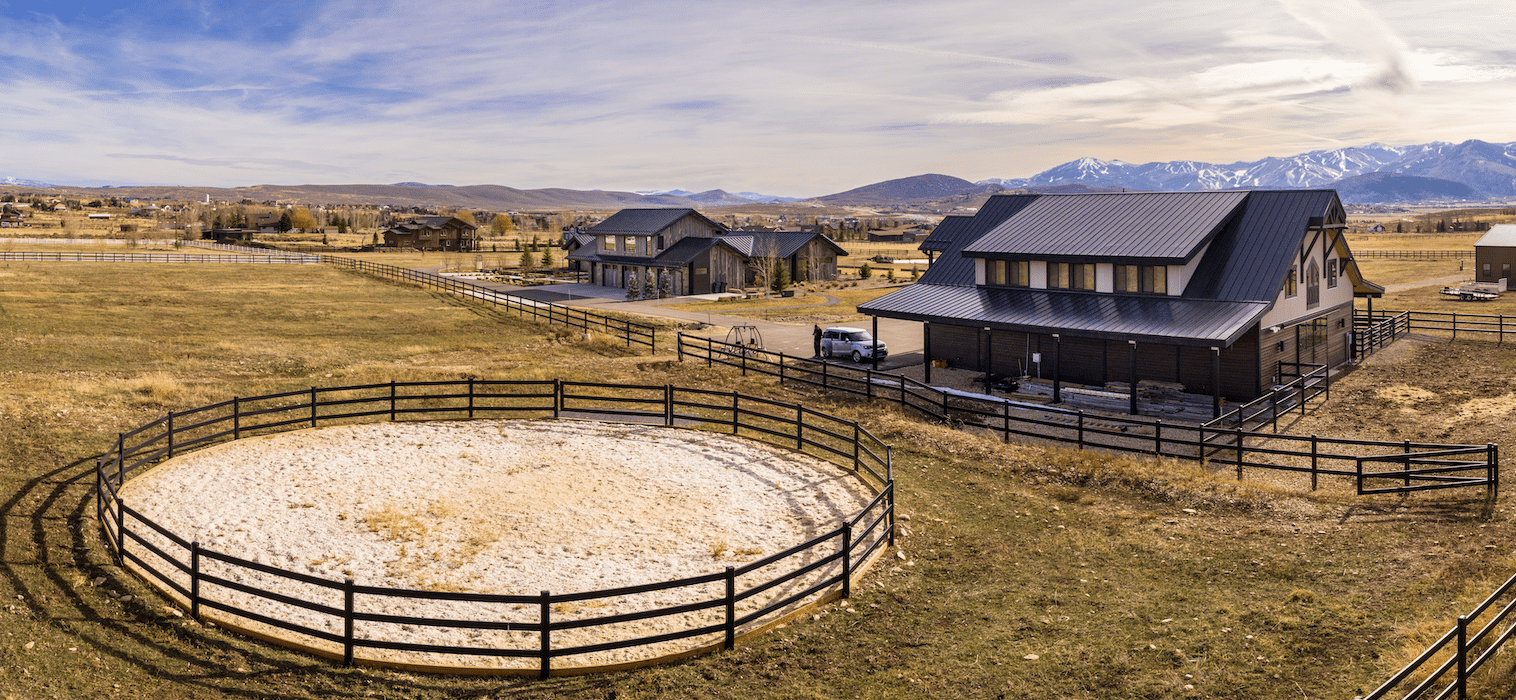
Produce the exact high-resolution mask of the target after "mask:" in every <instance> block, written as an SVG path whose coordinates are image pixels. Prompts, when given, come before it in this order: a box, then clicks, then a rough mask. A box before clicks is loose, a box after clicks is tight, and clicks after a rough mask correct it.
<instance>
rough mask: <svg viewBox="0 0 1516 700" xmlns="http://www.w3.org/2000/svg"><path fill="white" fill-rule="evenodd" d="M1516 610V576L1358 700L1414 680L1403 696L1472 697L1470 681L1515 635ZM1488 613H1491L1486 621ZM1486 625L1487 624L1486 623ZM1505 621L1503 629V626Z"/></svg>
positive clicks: (1377, 696) (1374, 699) (1373, 698)
mask: <svg viewBox="0 0 1516 700" xmlns="http://www.w3.org/2000/svg"><path fill="white" fill-rule="evenodd" d="M1502 600H1505V601H1506V602H1505V604H1504V605H1501V606H1500V607H1496V604H1497V603H1500V602H1501V601H1502ZM1513 612H1516V576H1513V577H1511V578H1510V579H1508V580H1507V581H1506V582H1505V583H1504V584H1502V585H1501V586H1500V587H1499V588H1497V589H1495V592H1494V593H1491V594H1490V596H1489V597H1488V598H1485V599H1484V602H1482V603H1480V604H1479V605H1478V606H1477V607H1475V608H1474V609H1473V610H1472V611H1470V612H1469V613H1468V614H1466V615H1459V616H1458V620H1457V622H1456V623H1455V624H1454V625H1453V627H1452V628H1451V629H1449V630H1448V631H1447V633H1445V634H1443V635H1442V637H1440V638H1438V640H1437V641H1436V642H1433V643H1432V645H1431V646H1429V647H1427V649H1426V651H1423V652H1422V653H1421V655H1419V656H1417V657H1416V658H1415V659H1414V660H1412V661H1411V662H1410V663H1408V664H1406V665H1405V667H1404V668H1401V669H1400V670H1399V671H1397V672H1396V673H1395V675H1393V676H1391V677H1390V678H1389V680H1386V681H1385V682H1384V683H1383V684H1381V685H1380V686H1379V687H1378V688H1375V689H1374V691H1373V692H1371V693H1369V694H1368V695H1362V696H1359V697H1357V698H1355V699H1354V700H1381V699H1382V698H1388V697H1390V693H1392V692H1394V691H1396V690H1397V689H1400V688H1401V687H1402V686H1405V685H1410V684H1412V683H1415V684H1414V685H1413V686H1412V687H1411V688H1410V689H1409V690H1405V691H1404V693H1403V694H1401V695H1399V697H1400V698H1402V699H1404V700H1412V699H1413V698H1435V699H1436V700H1445V699H1446V698H1453V697H1456V698H1458V699H1459V700H1464V698H1467V697H1468V692H1469V690H1468V688H1469V681H1470V680H1471V679H1472V677H1473V675H1474V672H1476V671H1478V670H1479V669H1480V668H1482V667H1483V666H1484V665H1485V663H1487V662H1489V661H1491V660H1492V659H1494V657H1495V656H1496V655H1497V654H1500V653H1503V652H1504V651H1505V649H1504V646H1505V643H1506V642H1508V641H1510V640H1511V636H1512V635H1516V622H1513V623H1507V620H1512V619H1513V618H1512V613H1513ZM1486 613H1491V614H1490V615H1489V616H1488V617H1487V618H1485V619H1483V620H1482V621H1481V618H1484V617H1485V614H1486ZM1481 624H1482V625H1483V626H1480V625H1481ZM1502 624H1505V629H1503V630H1502V629H1500V626H1501V625H1502ZM1470 632H1472V635H1471V634H1470ZM1443 655H1446V658H1445V659H1443V660H1441V661H1436V659H1437V658H1438V657H1440V656H1443ZM1419 674H1425V677H1424V678H1423V679H1422V680H1421V681H1420V682H1419V683H1416V682H1415V679H1416V677H1417V676H1418V675H1419ZM1497 682H1499V681H1497Z"/></svg>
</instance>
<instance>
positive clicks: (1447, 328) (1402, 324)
mask: <svg viewBox="0 0 1516 700" xmlns="http://www.w3.org/2000/svg"><path fill="white" fill-rule="evenodd" d="M1386 323H1392V324H1393V327H1394V328H1393V331H1392V333H1391V335H1390V338H1391V339H1393V338H1394V336H1395V334H1397V333H1408V332H1410V331H1430V332H1440V333H1451V334H1452V337H1453V338H1457V337H1458V334H1460V333H1462V334H1464V335H1465V336H1468V335H1470V334H1473V337H1475V338H1478V339H1482V340H1493V341H1495V342H1497V343H1503V342H1505V337H1506V335H1512V334H1516V316H1508V315H1505V314H1461V313H1456V312H1450V311H1382V310H1379V309H1375V310H1374V313H1373V314H1370V313H1369V312H1367V311H1365V310H1363V309H1358V310H1357V311H1355V312H1353V331H1354V335H1355V336H1356V335H1357V334H1358V332H1359V329H1360V328H1374V327H1378V326H1382V325H1384V324H1386ZM1512 337H1516V335H1512ZM1353 342H1354V344H1355V345H1357V344H1358V338H1357V337H1355V338H1354V339H1353Z"/></svg>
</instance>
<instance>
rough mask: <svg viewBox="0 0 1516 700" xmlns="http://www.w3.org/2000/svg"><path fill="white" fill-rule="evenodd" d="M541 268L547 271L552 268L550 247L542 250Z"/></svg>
mask: <svg viewBox="0 0 1516 700" xmlns="http://www.w3.org/2000/svg"><path fill="white" fill-rule="evenodd" d="M542 266H543V267H545V268H548V269H552V267H553V247H552V246H544V247H543V248H542Z"/></svg>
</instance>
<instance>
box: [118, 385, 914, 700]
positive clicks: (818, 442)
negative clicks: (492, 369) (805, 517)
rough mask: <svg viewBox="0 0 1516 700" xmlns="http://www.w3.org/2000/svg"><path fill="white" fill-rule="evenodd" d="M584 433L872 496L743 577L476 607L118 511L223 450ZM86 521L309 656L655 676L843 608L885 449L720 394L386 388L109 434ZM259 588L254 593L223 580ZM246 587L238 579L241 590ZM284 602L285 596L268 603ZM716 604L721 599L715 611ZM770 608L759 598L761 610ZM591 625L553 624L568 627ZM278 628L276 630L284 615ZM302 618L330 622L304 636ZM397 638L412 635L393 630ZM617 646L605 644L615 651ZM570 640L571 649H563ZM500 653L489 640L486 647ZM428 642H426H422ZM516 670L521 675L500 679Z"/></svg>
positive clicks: (868, 537) (213, 608) (161, 578)
mask: <svg viewBox="0 0 1516 700" xmlns="http://www.w3.org/2000/svg"><path fill="white" fill-rule="evenodd" d="M480 416H483V417H521V418H547V417H553V418H559V417H570V418H585V419H595V420H610V421H620V422H634V423H642V424H656V425H664V426H670V427H681V428H689V429H699V430H708V431H718V432H723V433H730V434H733V435H738V436H741V437H745V438H751V439H756V440H760V441H763V442H767V443H770V444H774V445H779V446H782V447H785V448H786V449H791V450H797V451H801V452H804V453H806V454H808V455H811V456H813V457H817V458H820V459H824V460H826V461H829V462H831V463H833V464H836V465H838V466H839V467H842V468H844V469H846V470H847V471H848V472H849V473H851V474H852V475H854V476H855V477H856V478H857V479H859V481H860V482H862V483H863V484H864V485H865V486H866V487H867V488H869V489H870V491H872V492H873V493H874V497H873V499H872V500H871V501H870V502H869V503H868V505H866V506H864V507H863V508H862V509H861V510H859V511H858V512H857V513H855V514H853V515H851V516H847V517H844V518H843V519H842V522H841V524H840V525H838V526H837V527H835V528H834V529H832V530H830V531H828V532H825V533H823V534H821V535H818V536H816V537H814V538H812V539H810V540H809V541H806V542H801V543H798V544H796V545H794V546H792V547H790V548H789V549H786V550H784V551H782V552H778V553H774V554H771V555H769V556H766V557H763V558H762V559H758V560H756V561H753V562H751V563H747V564H743V565H741V566H734V567H726V568H725V570H723V571H714V572H712V573H709V574H705V575H702V576H696V577H691V578H685V579H680V580H676V581H669V582H664V583H653V584H647V585H640V586H628V587H623V588H615V589H609V590H600V591H588V592H580V593H570V594H554V593H551V592H548V591H542V592H540V593H538V594H482V593H467V592H454V591H422V590H412V589H396V588H384V587H377V586H368V585H362V584H360V583H358V582H355V581H353V580H351V579H345V580H340V581H338V580H329V579H325V578H322V577H319V576H312V575H309V574H304V573H300V572H296V571H290V570H288V569H285V568H281V567H278V566H274V565H270V564H267V563H261V562H258V561H252V560H250V559H247V558H244V557H238V556H233V555H230V554H227V553H223V552H217V551H215V550H213V549H210V548H207V547H204V546H202V545H201V544H200V543H199V542H197V541H192V540H190V539H188V538H186V537H184V536H181V535H180V534H178V533H175V532H172V531H171V530H169V529H168V528H166V527H164V526H162V525H159V524H157V523H155V522H153V521H152V520H151V519H149V518H147V517H146V516H144V515H143V514H142V513H140V512H138V511H137V510H135V509H133V508H132V507H131V506H130V505H128V504H127V503H126V502H125V501H124V500H123V499H122V496H121V489H122V487H123V486H124V485H125V484H126V482H127V479H128V476H130V475H132V474H133V473H134V472H138V471H140V470H143V469H145V468H147V467H150V466H152V465H154V464H157V463H159V462H161V461H163V460H166V459H169V458H172V457H173V456H174V455H176V454H182V453H184V452H186V451H188V450H192V449H195V448H199V447H204V446H209V445H212V444H216V443H220V442H226V441H230V440H234V439H240V438H245V437H249V436H255V435H265V434H270V433H276V432H281V431H286V430H296V429H302V428H307V427H313V426H330V425H344V424H352V423H362V422H373V421H376V420H377V421H382V420H461V419H467V418H470V417H480ZM95 480H96V484H95V487H96V488H95V516H96V519H97V520H98V522H99V525H100V527H101V528H102V530H103V534H104V537H105V540H106V541H107V542H108V543H109V546H110V548H111V550H112V554H113V555H114V557H115V558H116V560H117V562H118V563H120V564H122V565H123V566H129V567H131V568H132V569H134V570H135V571H136V572H137V573H138V575H140V576H142V577H143V578H144V580H146V581H148V582H149V583H150V584H151V585H152V586H154V587H155V588H157V589H158V590H159V591H160V592H162V593H164V594H165V595H166V596H168V597H169V598H171V599H172V600H174V601H175V602H176V603H177V604H179V605H180V606H182V607H183V608H185V609H186V610H188V611H189V613H190V614H191V615H193V616H195V617H197V618H202V617H206V616H210V617H207V619H214V620H215V621H216V622H217V623H218V624H221V625H222V626H223V627H227V628H229V629H235V630H238V631H241V632H244V633H247V634H249V635H251V636H255V637H258V638H262V639H265V640H267V641H271V642H274V643H278V644H282V645H285V646H291V647H295V648H299V649H303V650H305V651H308V652H311V653H313V654H316V655H318V656H322V657H325V658H328V659H332V660H340V661H341V662H342V663H344V664H354V663H359V664H364V665H399V666H403V667H405V668H424V669H427V670H437V671H444V672H446V671H462V672H468V673H479V672H491V673H502V674H535V675H539V676H541V677H544V678H545V677H547V676H549V675H554V674H555V673H583V672H587V671H593V670H610V669H612V668H627V667H633V666H639V665H647V664H650V663H657V662H660V661H664V660H669V659H673V658H683V657H686V656H690V655H693V654H698V653H705V652H712V651H718V650H721V649H730V648H732V647H733V646H734V645H736V644H737V643H739V642H741V641H743V640H745V639H746V638H749V637H750V636H752V635H756V634H760V633H762V632H763V631H766V630H768V629H772V628H773V627H775V626H777V625H780V624H783V623H784V622H786V621H788V620H790V619H793V618H795V617H797V616H799V615H801V614H805V613H807V612H808V611H809V610H811V609H812V608H814V607H815V606H818V605H821V604H824V603H826V602H830V601H832V600H836V599H839V598H843V597H847V595H848V594H849V592H850V591H851V585H852V578H853V577H856V576H858V575H860V574H861V573H862V572H863V571H864V570H865V569H866V567H867V566H868V565H869V564H870V563H872V562H873V561H875V560H876V559H877V558H878V557H880V556H881V555H882V553H883V550H884V549H885V548H886V547H889V546H892V545H893V544H894V529H895V510H894V508H895V506H894V474H893V467H892V464H891V450H890V447H889V445H887V444H885V443H883V442H882V441H880V440H879V439H878V438H877V437H875V436H874V435H873V434H872V433H870V432H869V431H868V430H866V429H864V428H862V427H861V426H860V425H858V423H857V422H856V421H849V420H844V419H841V418H836V417H833V416H829V415H827V414H825V413H821V412H818V411H815V410H812V409H809V408H806V407H805V406H803V405H799V404H786V403H783V402H779V401H774V400H771V399H766V398H760V397H753V396H745V395H742V394H739V393H737V392H731V391H714V390H704V389H690V388H682V387H675V386H672V385H663V386H643V385H633V384H603V383H588V382H569V381H563V380H541V381H494V380H468V381H462V380H460V381H431V382H404V383H397V382H387V383H381V384H369V385H362V386H347V387H327V388H316V387H313V388H311V389H309V390H300V391H290V392H284V393H278V394H269V395H265V396H257V397H251V398H245V397H237V398H233V399H230V400H227V401H222V402H219V403H215V404H210V405H207V406H201V407H199V408H194V409H190V410H187V411H180V412H171V413H169V414H167V415H166V416H164V417H163V418H160V419H158V420H156V421H153V422H152V423H148V424H146V425H143V426H141V427H138V428H136V429H134V430H132V431H130V432H127V433H123V434H122V435H120V436H119V437H118V438H117V440H116V442H115V444H114V445H112V447H111V448H110V450H109V451H108V452H106V453H105V454H104V455H102V456H101V457H100V459H99V460H98V461H97V463H96V468H95ZM234 571H240V572H242V573H247V572H254V574H256V575H257V576H258V577H259V578H256V580H257V581H264V582H267V583H265V584H264V585H263V586H261V587H260V586H259V585H253V584H251V583H248V582H247V580H246V579H245V577H238V576H233V575H232V574H231V573H230V572H234ZM239 578H242V579H243V580H238V579H239ZM273 589H279V590H273ZM674 589H687V590H688V592H689V593H690V596H687V597H686V598H685V599H686V600H690V599H693V602H686V603H683V604H679V605H674V606H671V607H658V608H654V609H644V610H639V611H637V612H630V613H621V614H603V615H599V616H595V615H594V614H593V612H592V611H594V610H596V609H597V608H603V607H605V606H604V605H599V604H598V603H600V602H601V601H606V600H611V599H618V598H624V597H626V596H638V595H643V594H650V593H656V592H659V591H670V590H674ZM711 591H719V593H717V594H711ZM764 596H766V597H764ZM394 599H407V600H413V601H414V600H419V601H422V602H423V603H424V604H426V605H431V606H435V609H436V610H438V611H443V612H439V613H438V614H436V615H426V616H423V615H394V614H383V613H379V612H373V610H375V609H376V608H380V607H382V603H383V601H386V600H394ZM461 603H471V604H483V605H485V606H488V608H489V609H490V610H491V611H492V613H491V614H486V615H483V616H479V617H470V618H466V619H460V618H459V617H458V616H457V615H451V616H450V615H448V614H446V613H445V611H447V610H450V608H449V607H448V606H449V605H455V604H461ZM565 609H568V610H579V611H591V612H590V613H588V614H578V615H572V614H565V613H564V612H562V611H563V610H565ZM281 612H282V613H283V614H281ZM312 614H314V615H315V616H317V617H318V618H320V619H322V620H324V621H325V624H317V623H311V622H308V621H306V620H307V618H308V617H309V616H310V615H312ZM655 618H656V619H658V620H662V621H665V622H666V623H667V625H666V627H671V628H675V629H674V631H668V632H662V633H659V634H653V635H646V636H632V637H621V638H616V639H614V640H612V641H599V642H595V643H577V644H575V643H574V642H573V638H572V631H573V630H578V629H582V628H590V627H595V628H601V629H606V630H616V627H617V625H622V624H623V623H630V622H634V621H639V620H652V619H655ZM397 626H409V627H412V628H420V629H426V630H433V631H435V630H443V631H458V632H456V633H455V635H454V637H448V638H449V639H458V640H460V641H459V642H457V643H419V642H413V641H406V640H405V639H394V638H392V637H389V636H386V635H383V634H377V633H376V632H375V631H376V630H380V629H389V630H393V629H396V628H397ZM400 629H406V628H405V627H400ZM480 631H485V632H488V631H494V632H497V633H501V632H509V633H511V634H513V635H514V636H510V637H508V639H509V640H515V641H516V642H517V644H516V645H514V646H502V645H501V644H498V643H479V642H475V643H473V644H469V643H466V642H467V641H468V640H470V639H473V636H471V635H477V634H479V633H480ZM613 636H614V635H613ZM565 638H567V639H568V640H569V641H568V642H567V644H566V643H565V642H564V641H563V640H564V639H565ZM492 639H498V638H492ZM681 640H691V641H689V642H687V644H690V645H693V647H688V648H683V649H680V650H679V651H677V652H666V651H663V649H666V648H667V647H656V648H654V649H652V650H650V651H649V652H648V653H649V654H650V655H651V656H650V657H649V658H644V659H639V660H637V661H635V662H623V663H618V664H610V665H598V666H597V665H595V664H594V662H593V661H592V662H590V663H580V664H573V665H568V666H565V665H562V663H561V662H562V660H563V659H565V658H570V659H572V658H573V657H581V659H584V658H589V659H593V658H594V657H586V656H585V655H590V654H596V653H599V652H607V651H613V650H619V649H631V648H636V647H648V646H650V645H664V644H665V643H668V642H678V641H681ZM433 641H434V642H435V640H433ZM366 649H371V650H386V651H387V652H405V653H412V654H422V655H426V654H441V655H444V657H443V658H446V657H447V656H448V655H452V656H454V657H456V656H466V657H494V658H496V659H498V660H499V661H498V662H497V664H498V665H496V666H491V667H487V668H484V669H481V668H479V667H464V668H459V667H456V666H448V665H447V664H443V663H409V662H407V663H399V662H393V661H387V660H381V659H377V658H365V657H364V656H363V654H362V652H363V650H366ZM511 659H519V660H520V661H518V662H511V661H510V660H511Z"/></svg>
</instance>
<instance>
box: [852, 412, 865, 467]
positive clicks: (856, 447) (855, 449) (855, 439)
mask: <svg viewBox="0 0 1516 700" xmlns="http://www.w3.org/2000/svg"><path fill="white" fill-rule="evenodd" d="M861 432H863V431H862V429H860V428H859V427H858V421H853V471H854V472H855V473H856V472H857V471H858V467H859V462H858V451H859V447H860V446H859V444H858V437H859V434H860V433H861Z"/></svg>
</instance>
